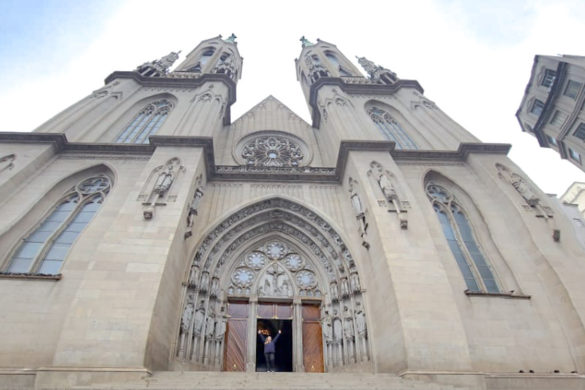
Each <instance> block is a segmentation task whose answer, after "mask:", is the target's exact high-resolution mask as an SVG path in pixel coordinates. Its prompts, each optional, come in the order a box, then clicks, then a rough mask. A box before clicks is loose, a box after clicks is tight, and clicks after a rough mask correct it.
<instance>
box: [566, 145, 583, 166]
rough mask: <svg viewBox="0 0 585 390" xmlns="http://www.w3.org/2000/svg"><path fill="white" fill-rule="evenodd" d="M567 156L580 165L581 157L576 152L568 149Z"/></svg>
mask: <svg viewBox="0 0 585 390" xmlns="http://www.w3.org/2000/svg"><path fill="white" fill-rule="evenodd" d="M569 156H570V157H571V159H573V160H575V161H577V162H578V163H579V164H581V155H580V154H579V152H576V151H574V150H573V149H571V148H569Z"/></svg>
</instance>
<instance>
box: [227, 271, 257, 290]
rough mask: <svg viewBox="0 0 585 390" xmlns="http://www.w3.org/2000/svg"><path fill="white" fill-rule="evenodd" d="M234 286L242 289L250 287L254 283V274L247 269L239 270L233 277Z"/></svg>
mask: <svg viewBox="0 0 585 390" xmlns="http://www.w3.org/2000/svg"><path fill="white" fill-rule="evenodd" d="M232 280H233V282H234V284H235V285H236V286H238V287H241V288H246V287H250V285H251V284H252V282H253V281H254V272H253V271H252V270H249V269H247V268H238V269H237V270H236V271H235V272H234V274H233V275H232Z"/></svg>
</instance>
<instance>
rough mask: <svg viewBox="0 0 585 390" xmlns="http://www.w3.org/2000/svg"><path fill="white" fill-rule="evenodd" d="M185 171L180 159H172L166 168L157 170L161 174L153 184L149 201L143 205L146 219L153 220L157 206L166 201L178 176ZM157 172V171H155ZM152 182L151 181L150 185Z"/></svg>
mask: <svg viewBox="0 0 585 390" xmlns="http://www.w3.org/2000/svg"><path fill="white" fill-rule="evenodd" d="M184 169H185V168H184V167H183V166H181V164H180V161H179V159H178V158H172V159H170V160H169V161H167V163H166V165H165V166H164V167H162V168H161V167H159V168H157V170H160V172H159V173H158V175H157V176H156V179H155V180H154V183H153V184H152V189H151V190H150V193H149V194H148V197H147V201H146V202H145V203H143V206H145V209H144V211H143V215H144V219H152V217H153V216H154V208H155V206H157V205H159V204H160V203H159V202H161V201H163V200H165V197H167V195H168V194H167V193H168V191H169V190H170V188H171V186H172V185H173V183H174V181H175V179H176V177H177V174H178V173H179V171H181V170H184ZM155 172H157V171H156V170H155ZM151 182H152V181H149V183H151ZM142 196H143V195H141V197H142ZM163 204H164V203H163Z"/></svg>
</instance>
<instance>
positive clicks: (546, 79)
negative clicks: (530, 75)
mask: <svg viewBox="0 0 585 390" xmlns="http://www.w3.org/2000/svg"><path fill="white" fill-rule="evenodd" d="M556 77H557V72H556V71H554V70H552V69H548V68H546V69H545V70H544V75H543V76H542V80H541V82H540V85H542V86H543V87H545V88H550V87H552V85H553V84H554V82H555V79H556Z"/></svg>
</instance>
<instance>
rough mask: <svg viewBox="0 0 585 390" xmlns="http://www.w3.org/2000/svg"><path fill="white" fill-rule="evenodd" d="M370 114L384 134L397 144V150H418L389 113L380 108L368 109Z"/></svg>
mask: <svg viewBox="0 0 585 390" xmlns="http://www.w3.org/2000/svg"><path fill="white" fill-rule="evenodd" d="M368 114H369V115H370V118H372V120H373V121H374V123H375V124H376V126H378V128H379V129H380V131H381V132H382V134H384V136H385V137H386V138H388V139H389V140H390V141H394V142H395V143H396V149H418V147H417V146H416V143H415V142H414V141H413V140H412V138H410V137H409V136H408V134H407V133H406V132H405V131H404V129H403V128H402V126H400V123H398V122H397V121H396V120H395V119H394V118H392V116H391V115H390V114H389V113H387V112H386V111H384V110H382V109H380V108H378V107H370V108H368Z"/></svg>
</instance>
